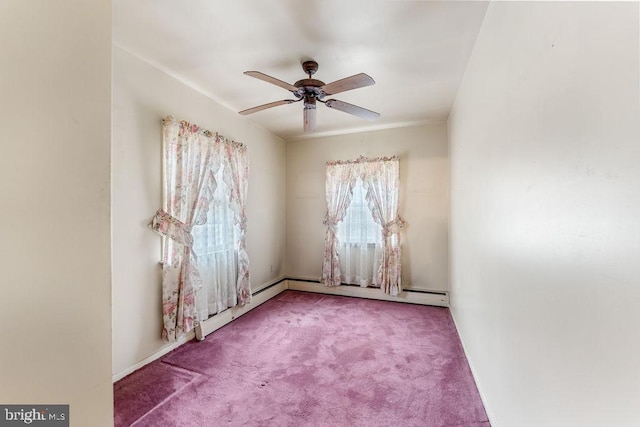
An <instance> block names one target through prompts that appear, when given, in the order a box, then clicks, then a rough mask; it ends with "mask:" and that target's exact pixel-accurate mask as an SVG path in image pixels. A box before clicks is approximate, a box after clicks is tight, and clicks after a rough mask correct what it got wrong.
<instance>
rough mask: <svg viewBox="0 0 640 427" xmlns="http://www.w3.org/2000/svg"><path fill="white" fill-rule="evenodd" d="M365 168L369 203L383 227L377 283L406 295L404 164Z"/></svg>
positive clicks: (383, 163) (365, 165) (366, 165)
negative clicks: (402, 201) (402, 210)
mask: <svg viewBox="0 0 640 427" xmlns="http://www.w3.org/2000/svg"><path fill="white" fill-rule="evenodd" d="M362 165H363V175H362V176H363V182H364V187H365V189H366V191H367V195H366V199H367V202H368V203H369V208H370V209H371V213H372V214H373V219H374V220H375V221H376V222H377V223H378V224H380V226H381V227H382V255H381V260H380V265H379V267H378V273H377V280H376V282H377V284H379V285H380V288H381V289H382V290H383V291H384V292H385V293H387V294H391V295H398V294H399V293H400V292H402V279H401V276H402V274H401V273H402V254H401V248H400V230H401V229H402V228H403V227H404V226H405V221H404V220H403V219H402V218H401V217H400V214H399V212H398V200H399V190H400V161H399V159H398V158H396V157H393V158H385V159H381V160H378V161H375V162H364V163H363V164H362Z"/></svg>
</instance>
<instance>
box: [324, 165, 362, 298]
mask: <svg viewBox="0 0 640 427" xmlns="http://www.w3.org/2000/svg"><path fill="white" fill-rule="evenodd" d="M356 172H357V171H356V170H355V169H354V168H353V167H351V165H350V164H344V163H341V162H334V163H328V164H327V177H326V188H325V191H326V198H327V214H326V215H325V218H324V221H323V223H324V225H326V226H327V230H326V233H325V244H324V261H323V264H322V283H324V284H326V285H327V286H338V285H339V284H340V283H341V280H340V258H339V254H338V246H339V244H340V242H339V241H338V233H337V225H338V223H339V222H340V221H342V219H343V218H344V216H345V214H346V212H347V207H349V204H350V203H351V197H352V196H353V186H354V185H355V182H356V179H357V177H358V175H357V173H356Z"/></svg>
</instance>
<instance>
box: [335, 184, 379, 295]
mask: <svg viewBox="0 0 640 427" xmlns="http://www.w3.org/2000/svg"><path fill="white" fill-rule="evenodd" d="M338 240H339V241H340V249H339V257H340V276H341V278H342V282H344V283H348V284H356V285H360V286H371V285H374V284H375V277H376V272H377V268H378V266H379V264H380V255H381V249H382V228H381V227H380V224H378V223H376V222H375V220H374V219H373V215H372V214H371V209H370V208H369V204H368V202H367V200H366V191H365V189H364V185H363V182H362V180H361V179H360V178H358V180H357V181H356V183H355V186H354V188H353V197H352V199H351V204H350V205H349V207H348V208H347V212H346V215H345V217H344V219H343V220H342V221H341V222H340V223H339V224H338Z"/></svg>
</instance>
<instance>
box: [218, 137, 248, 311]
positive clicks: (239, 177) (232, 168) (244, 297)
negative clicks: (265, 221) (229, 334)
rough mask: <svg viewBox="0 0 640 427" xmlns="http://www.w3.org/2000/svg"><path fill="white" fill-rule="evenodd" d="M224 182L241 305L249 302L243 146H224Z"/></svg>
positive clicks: (246, 185)
mask: <svg viewBox="0 0 640 427" xmlns="http://www.w3.org/2000/svg"><path fill="white" fill-rule="evenodd" d="M225 162H226V163H225V164H226V166H227V167H225V175H224V180H225V183H226V184H227V187H228V188H230V190H231V197H230V200H231V209H232V210H233V212H234V216H235V218H234V219H235V224H236V227H237V231H238V232H237V233H236V236H237V242H236V248H237V252H238V280H237V283H236V290H237V292H238V302H239V303H240V304H241V305H244V304H248V303H250V302H251V284H250V281H249V255H248V253H247V239H246V234H247V215H246V205H247V188H248V182H249V179H248V178H249V158H248V156H247V149H246V147H245V146H244V145H242V144H238V143H233V142H230V143H228V144H226V146H225Z"/></svg>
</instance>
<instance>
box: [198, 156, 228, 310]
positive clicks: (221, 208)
mask: <svg viewBox="0 0 640 427" xmlns="http://www.w3.org/2000/svg"><path fill="white" fill-rule="evenodd" d="M224 169H225V166H222V167H221V168H220V169H219V170H218V172H217V173H216V174H215V177H216V182H217V183H218V186H217V187H216V190H215V191H214V194H213V200H212V203H211V206H210V208H209V210H208V212H207V220H206V222H205V223H204V224H202V225H197V226H194V227H193V230H192V231H191V233H192V235H193V242H194V243H193V250H194V252H195V253H196V255H197V257H198V261H197V265H198V271H199V272H200V278H201V282H202V286H201V287H200V289H199V290H198V291H197V293H196V305H197V310H198V319H199V320H204V319H207V318H208V317H209V316H210V315H214V314H217V313H220V312H221V311H224V310H226V309H227V308H229V307H233V306H235V305H237V304H238V298H237V294H236V290H235V281H236V276H237V269H238V267H237V264H238V263H237V256H236V250H235V240H236V237H235V234H236V233H235V232H234V231H235V230H234V221H233V211H232V210H231V207H230V203H229V188H228V186H227V185H226V183H225V182H224V180H223V179H222V176H223V170H224Z"/></svg>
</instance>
